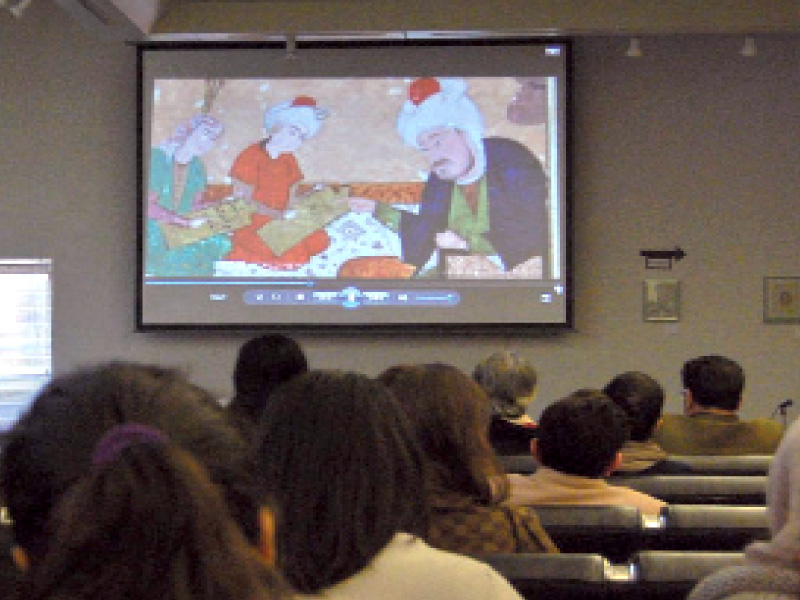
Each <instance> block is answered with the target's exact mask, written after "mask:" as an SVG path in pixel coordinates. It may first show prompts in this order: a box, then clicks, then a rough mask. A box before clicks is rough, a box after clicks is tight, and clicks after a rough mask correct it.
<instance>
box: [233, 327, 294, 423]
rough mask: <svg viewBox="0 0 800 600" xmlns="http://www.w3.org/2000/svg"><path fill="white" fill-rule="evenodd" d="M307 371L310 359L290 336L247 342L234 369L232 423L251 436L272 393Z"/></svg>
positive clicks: (270, 335)
mask: <svg viewBox="0 0 800 600" xmlns="http://www.w3.org/2000/svg"><path fill="white" fill-rule="evenodd" d="M306 371H308V361H307V360H306V356H305V354H304V353H303V350H302V349H301V348H300V345H299V344H298V343H297V342H296V341H295V340H293V339H292V338H290V337H287V336H285V335H281V334H279V333H276V334H267V335H261V336H258V337H255V338H253V339H251V340H248V341H247V342H245V343H244V344H243V345H242V347H241V348H240V349H239V355H238V356H237V358H236V366H235V367H234V369H233V388H234V396H233V399H231V402H230V404H229V405H228V414H229V415H230V417H231V422H232V423H233V424H234V425H235V426H236V427H238V428H239V430H240V431H241V432H242V433H243V434H244V435H245V436H249V435H250V434H251V433H252V431H253V427H254V426H255V424H256V423H258V419H259V418H260V417H261V413H262V412H263V410H264V406H265V405H266V403H267V398H268V397H269V395H270V394H271V393H272V391H273V390H274V389H275V388H276V387H278V386H279V385H280V384H282V383H284V382H285V381H288V380H289V379H291V378H292V377H295V376H297V375H300V374H301V373H305V372H306Z"/></svg>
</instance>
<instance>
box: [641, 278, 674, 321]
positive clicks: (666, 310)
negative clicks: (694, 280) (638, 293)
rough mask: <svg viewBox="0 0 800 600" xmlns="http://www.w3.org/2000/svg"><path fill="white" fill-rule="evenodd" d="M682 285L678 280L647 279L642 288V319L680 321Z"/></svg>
mask: <svg viewBox="0 0 800 600" xmlns="http://www.w3.org/2000/svg"><path fill="white" fill-rule="evenodd" d="M680 308H681V283H680V281H678V280H677V279H645V280H644V286H643V288H642V318H643V319H644V320H645V321H651V322H661V321H678V320H680Z"/></svg>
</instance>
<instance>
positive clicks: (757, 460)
mask: <svg viewBox="0 0 800 600" xmlns="http://www.w3.org/2000/svg"><path fill="white" fill-rule="evenodd" d="M667 462H674V463H676V464H680V465H682V466H685V467H688V468H689V469H690V470H691V472H690V473H689V474H690V475H766V474H767V472H768V471H769V466H770V464H771V463H772V455H771V454H757V455H756V454H754V455H751V456H745V455H742V456H684V455H680V456H678V455H673V456H670V457H669V458H668V459H667Z"/></svg>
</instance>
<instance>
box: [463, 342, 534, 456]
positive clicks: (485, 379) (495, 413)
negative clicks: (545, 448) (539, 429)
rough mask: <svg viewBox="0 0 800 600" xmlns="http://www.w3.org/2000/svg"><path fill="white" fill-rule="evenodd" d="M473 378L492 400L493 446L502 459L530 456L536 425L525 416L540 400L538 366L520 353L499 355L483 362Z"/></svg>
mask: <svg viewBox="0 0 800 600" xmlns="http://www.w3.org/2000/svg"><path fill="white" fill-rule="evenodd" d="M472 378H473V379H474V380H475V381H476V382H477V383H478V385H480V386H481V387H482V388H483V390H484V391H485V392H486V394H487V395H488V396H489V402H490V405H491V409H492V420H491V423H490V424H489V443H491V445H492V447H493V448H494V449H495V452H497V453H498V454H501V455H514V454H527V453H528V452H530V447H531V440H532V439H533V438H534V437H536V423H534V421H533V419H531V418H530V416H529V415H528V414H527V413H526V412H525V411H526V410H527V408H528V405H529V404H530V403H531V402H532V401H533V399H534V397H535V396H536V384H537V379H538V378H537V374H536V369H535V368H534V366H533V365H532V364H531V363H530V362H529V361H527V360H525V359H524V358H522V357H520V356H519V355H518V354H517V353H516V352H508V351H506V352H495V353H494V354H492V355H490V356H488V357H487V358H485V359H483V360H482V361H481V362H479V363H478V364H477V365H476V366H475V369H474V370H473V372H472Z"/></svg>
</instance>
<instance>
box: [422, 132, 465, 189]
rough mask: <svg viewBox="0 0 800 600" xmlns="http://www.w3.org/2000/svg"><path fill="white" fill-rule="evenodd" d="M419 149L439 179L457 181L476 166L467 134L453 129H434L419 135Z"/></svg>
mask: <svg viewBox="0 0 800 600" xmlns="http://www.w3.org/2000/svg"><path fill="white" fill-rule="evenodd" d="M417 147H418V148H419V150H420V152H422V155H423V156H424V157H425V160H427V161H428V164H429V165H430V168H431V171H433V172H434V173H435V174H436V176H437V177H438V178H439V179H447V180H456V179H459V178H461V177H463V176H464V175H466V174H467V173H468V172H469V171H470V169H472V167H473V166H474V165H475V155H474V153H473V151H472V148H471V146H470V143H469V139H468V138H467V134H465V133H464V132H463V131H461V130H460V129H455V128H453V127H434V128H433V129H427V130H425V131H422V132H420V134H419V135H417Z"/></svg>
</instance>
